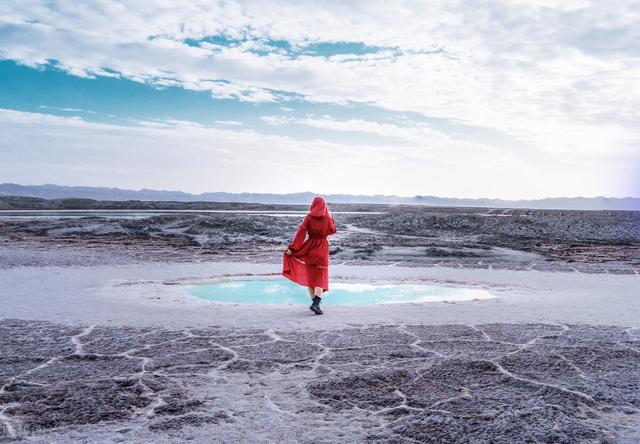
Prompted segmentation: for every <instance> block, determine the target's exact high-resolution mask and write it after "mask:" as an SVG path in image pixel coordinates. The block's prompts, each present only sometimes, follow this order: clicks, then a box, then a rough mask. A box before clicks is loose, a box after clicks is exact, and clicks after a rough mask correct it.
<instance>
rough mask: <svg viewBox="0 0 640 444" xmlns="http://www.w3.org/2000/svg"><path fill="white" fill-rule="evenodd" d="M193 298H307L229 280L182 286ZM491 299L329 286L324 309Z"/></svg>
mask: <svg viewBox="0 0 640 444" xmlns="http://www.w3.org/2000/svg"><path fill="white" fill-rule="evenodd" d="M184 289H185V290H186V291H187V292H188V293H189V294H190V295H193V296H195V297H197V298H200V299H204V300H209V301H216V302H235V303H240V304H307V303H308V302H309V295H308V294H307V292H306V289H305V288H303V287H301V286H300V285H298V284H296V283H294V282H291V281H288V280H285V279H284V278H283V279H278V280H276V279H267V280H259V279H255V280H231V281H223V282H216V283H210V284H198V285H185V286H184ZM494 297H495V295H493V294H492V293H490V292H489V291H487V290H484V289H481V288H468V287H463V286H453V285H436V284H432V285H418V284H372V283H349V282H332V283H331V286H330V291H329V292H328V293H325V295H324V297H323V304H325V305H362V304H397V303H409V302H443V301H448V302H451V301H471V300H481V299H491V298H494Z"/></svg>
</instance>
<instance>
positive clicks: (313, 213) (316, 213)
mask: <svg viewBox="0 0 640 444" xmlns="http://www.w3.org/2000/svg"><path fill="white" fill-rule="evenodd" d="M335 232H336V225H335V222H334V221H333V217H331V214H330V213H329V210H328V209H327V204H326V202H325V201H324V199H323V198H322V197H320V196H316V197H315V198H314V199H313V202H312V203H311V208H310V210H309V214H307V215H306V216H305V218H304V220H303V221H302V224H300V228H298V232H297V233H296V236H295V238H294V239H293V242H291V244H289V249H290V250H291V251H292V252H293V253H292V254H291V255H290V256H287V255H286V254H285V255H284V257H283V259H282V275H283V276H284V277H286V278H288V279H291V280H292V281H293V282H296V283H298V284H300V285H304V286H305V287H322V289H323V291H329V241H328V240H327V236H331V235H332V234H334V233H335ZM307 235H308V237H307V239H306V240H305V237H306V236H307Z"/></svg>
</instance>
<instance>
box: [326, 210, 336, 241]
mask: <svg viewBox="0 0 640 444" xmlns="http://www.w3.org/2000/svg"><path fill="white" fill-rule="evenodd" d="M332 234H336V222H335V221H334V220H333V216H332V215H329V234H327V236H331V235H332Z"/></svg>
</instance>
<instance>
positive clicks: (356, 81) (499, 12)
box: [0, 0, 640, 197]
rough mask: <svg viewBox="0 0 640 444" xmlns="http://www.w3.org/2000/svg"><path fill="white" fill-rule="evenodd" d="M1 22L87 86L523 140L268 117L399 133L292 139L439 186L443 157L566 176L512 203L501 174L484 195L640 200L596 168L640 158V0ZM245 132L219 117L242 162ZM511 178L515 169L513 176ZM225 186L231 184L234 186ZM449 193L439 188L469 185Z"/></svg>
mask: <svg viewBox="0 0 640 444" xmlns="http://www.w3.org/2000/svg"><path fill="white" fill-rule="evenodd" d="M0 17H1V18H0V37H1V38H0V58H6V59H11V60H15V61H18V62H19V63H22V64H26V65H29V66H33V67H37V66H43V65H55V66H57V67H59V68H61V69H63V70H65V71H67V72H68V73H69V74H71V75H74V76H85V77H91V76H116V77H122V78H126V79H130V80H133V81H137V82H143V83H147V84H150V85H153V86H155V87H166V86H179V87H181V88H185V89H189V90H194V91H206V92H208V93H210V94H211V96H212V97H213V98H226V99H233V100H238V101H242V102H273V103H275V104H279V105H281V106H282V107H283V108H285V109H287V103H289V102H291V101H292V100H298V101H299V100H302V101H306V102H309V103H312V104H313V103H317V104H321V103H334V104H340V105H344V106H345V107H349V106H353V104H358V103H367V104H371V105H374V106H377V107H379V108H381V109H384V110H387V111H388V113H389V114H390V115H391V114H393V113H396V112H414V113H417V114H419V115H422V116H424V117H425V118H441V119H446V120H449V121H452V122H464V123H465V124H466V125H468V126H473V127H477V128H483V129H486V130H488V131H497V132H500V133H503V134H506V135H508V137H509V138H511V139H512V140H514V141H517V142H518V144H516V143H514V145H513V146H512V147H509V146H504V144H502V145H500V144H491V143H487V142H486V141H485V140H482V141H481V140H476V141H473V140H469V139H473V137H466V138H464V139H465V140H461V139H460V137H458V136H459V135H453V134H448V133H447V132H446V131H436V130H434V129H433V128H430V127H428V126H425V125H423V124H422V123H421V122H406V123H404V124H402V125H401V124H390V123H388V122H380V121H376V120H375V119H373V118H370V117H369V116H366V115H364V116H360V117H358V118H349V119H342V120H341V119H337V118H335V117H334V116H322V115H317V114H312V115H309V116H293V117H292V116H287V115H286V113H283V112H279V113H273V114H272V115H266V116H263V122H265V123H268V124H270V125H274V126H275V125H277V126H279V127H280V128H281V129H283V128H293V127H294V126H295V127H298V128H299V127H307V128H309V129H314V130H322V131H326V132H327V134H329V133H331V134H336V133H341V134H346V133H352V134H355V135H357V134H366V135H369V136H371V135H374V136H380V137H381V138H385V139H384V140H385V141H388V140H389V138H390V139H395V140H396V143H392V144H389V143H387V142H385V144H386V145H388V146H386V147H380V146H377V147H373V146H366V147H365V146H363V144H362V143H346V139H345V142H344V143H339V144H337V145H336V146H333V145H332V143H333V142H329V139H326V140H318V141H317V142H314V143H315V145H313V146H314V147H315V148H313V147H311V146H307V144H308V143H309V142H308V141H295V140H294V138H292V137H289V138H286V139H287V141H286V142H284V143H285V145H287V146H292V144H296V143H297V144H298V145H299V146H307V148H305V149H306V150H307V151H308V152H309V153H313V155H314V156H317V157H321V158H322V157H324V156H325V154H324V151H323V150H328V152H331V153H338V151H337V150H340V151H339V153H340V154H339V156H340V157H341V158H342V159H343V160H344V161H346V159H351V160H353V161H354V162H356V161H357V162H362V161H363V156H360V154H361V152H362V150H365V149H366V150H369V151H370V152H371V157H372V158H378V157H376V156H382V157H381V158H385V159H391V160H390V161H391V162H392V163H395V164H396V166H397V167H398V168H407V169H408V170H407V171H413V170H412V166H409V165H407V164H403V163H402V159H407V158H411V159H412V161H414V162H418V163H417V164H415V165H419V167H420V168H423V169H424V170H425V171H426V170H429V171H430V174H432V177H434V175H435V177H439V176H440V175H439V174H438V171H432V168H431V165H430V164H429V163H431V162H435V163H437V164H438V165H440V167H441V168H443V171H444V174H445V175H446V176H447V177H450V176H451V175H454V174H456V173H458V172H460V171H467V170H469V171H473V169H474V167H476V168H482V167H483V166H485V165H493V166H496V168H497V167H500V168H503V169H508V168H510V169H511V170H512V171H516V172H520V173H521V174H520V175H519V176H520V177H535V176H537V177H546V175H547V174H549V175H550V177H555V179H554V182H553V186H547V185H544V186H543V185H542V184H535V185H534V184H525V183H523V184H520V185H519V186H517V187H516V190H517V193H518V195H517V196H509V195H508V193H509V192H508V191H504V190H502V189H501V188H500V186H504V183H505V182H508V181H506V180H501V181H500V184H498V183H496V185H495V186H487V187H486V188H485V189H483V193H485V194H488V195H492V196H499V197H532V196H535V197H543V196H544V195H558V194H564V195H576V194H607V193H615V194H617V195H619V194H625V193H630V192H631V191H635V190H625V189H620V188H619V187H618V186H617V185H603V186H601V185H602V184H600V182H599V179H598V177H600V176H602V174H599V173H598V172H597V171H595V166H597V165H599V167H600V168H601V169H602V171H603V172H604V174H605V175H606V174H618V173H620V171H621V170H623V169H624V170H625V171H626V168H627V167H628V165H630V164H638V161H639V158H640V154H639V152H640V150H638V146H639V144H640V131H639V130H638V129H637V128H638V125H637V122H638V121H640V106H639V104H640V81H639V80H638V79H640V45H638V44H637V42H638V41H640V27H638V26H637V23H638V20H639V19H640V2H637V1H624V2H615V3H613V4H611V3H608V4H605V2H598V1H586V0H579V1H569V0H567V1H553V0H544V1H542V0H536V1H497V0H487V1H482V2H477V1H470V0H469V1H432V2H414V1H401V2H384V1H366V2H358V1H356V2H313V1H291V2H287V1H278V2H275V3H272V2H264V1H244V2H239V3H238V2H220V3H216V2H211V1H204V0H203V1H198V0H191V1H185V2H180V5H179V6H176V4H175V3H174V2H167V1H161V0H157V1H145V2H118V1H98V0H94V1H87V2H82V3H81V4H78V3H77V2H65V1H59V2H47V3H44V2H40V1H30V0H25V1H21V2H7V3H2V4H0ZM43 111H44V110H43ZM4 115H5V117H6V115H7V114H6V113H5V114H4ZM32 120H33V119H32ZM219 122H224V121H222V120H221V121H219ZM242 123H243V122H238V121H235V120H234V123H230V122H225V123H219V124H218V126H223V127H225V131H229V133H225V132H216V133H215V134H214V135H215V137H217V138H220V139H219V141H224V143H226V144H227V145H229V146H230V145H231V144H232V140H231V138H229V139H225V138H224V134H234V136H233V137H235V138H236V140H238V141H240V140H241V141H243V143H245V145H243V146H238V147H237V148H234V149H237V152H236V153H235V154H234V155H236V156H238V158H243V156H245V154H246V153H247V152H251V150H253V149H254V147H253V146H248V145H246V143H252V144H253V143H257V142H256V141H255V140H253V139H247V137H249V136H248V134H250V133H248V132H247V130H245V129H240V128H241V127H242V125H238V124H242ZM212 124H213V122H212ZM38 125H45V124H44V123H42V122H40V123H38ZM64 127H65V128H68V122H65V123H64ZM191 128H196V127H195V126H193V127H191ZM147 130H148V129H144V130H143V131H147ZM174 130H175V131H177V130H176V129H175V128H174V129H172V131H174ZM96 131H98V130H96ZM122 131H123V133H127V134H129V133H128V131H133V130H131V129H123V130H122ZM180 131H185V128H184V127H181V128H180ZM189 131H196V130H195V129H191V130H189ZM198 131H218V130H214V129H211V128H209V129H199V130H198ZM180 134H183V133H182V132H180ZM189 134H192V133H189ZM129 135H131V134H129ZM131 136H132V137H133V135H131ZM257 139H260V137H257ZM331 140H333V139H331ZM349 140H351V141H352V140H353V138H351V139H349ZM96 143H98V142H97V141H96ZM100 143H102V145H105V143H106V142H105V141H102V142H100ZM140 143H142V141H141V142H140ZM279 143H280V142H279ZM233 144H234V146H235V145H237V143H235V142H233ZM105 146H106V145H105ZM522 146H526V147H527V148H526V152H523V149H522V148H518V147H522ZM61 149H63V148H61ZM407 152H410V153H411V154H407ZM231 160H232V159H229V161H231ZM387 161H389V160H386V161H385V162H387ZM412 165H413V164H412ZM354 166H355V165H351V167H352V170H353V167H354ZM334 168H337V169H340V166H337V165H335V164H334ZM358 171H361V170H360V169H359V170H358ZM562 171H564V172H565V177H566V179H565V180H564V181H563V179H562V178H561V177H562V174H561V172H562ZM580 171H582V173H578V172H580ZM574 172H576V173H575V174H590V176H588V177H589V178H590V179H592V180H590V182H591V184H585V183H583V184H581V185H580V186H581V187H583V188H580V187H578V186H574V185H572V184H571V180H572V179H571V177H573V176H572V174H574ZM414 173H415V174H418V173H417V171H416V172H414ZM360 174H362V175H363V177H362V178H361V179H360V180H358V181H357V182H358V183H367V184H369V186H371V185H373V184H374V183H376V182H377V180H376V178H375V175H374V176H373V177H369V176H368V175H367V173H364V172H361V173H360ZM506 175H507V173H506V172H504V171H503V173H502V176H500V177H503V176H504V177H506ZM403 176H404V174H403ZM409 176H411V174H409ZM475 176H479V175H478V174H474V177H475ZM394 177H395V179H396V182H397V181H400V182H403V183H404V185H403V186H402V187H396V188H397V189H394V190H393V192H396V193H398V194H413V193H426V192H429V190H431V189H432V188H430V187H432V186H433V185H432V184H431V183H429V184H428V186H427V184H424V183H422V184H421V183H420V182H419V181H417V180H415V181H413V182H411V181H409V180H405V179H404V178H401V177H400V175H398V173H396V176H394ZM517 177H518V174H515V175H514V179H515V178H517ZM272 180H273V182H272V183H278V180H279V179H277V178H275V177H272ZM353 182H354V183H355V182H356V181H355V180H354V181H353ZM405 182H406V183H405ZM593 184H598V186H601V187H600V188H595V187H594V186H593ZM217 186H219V187H220V189H222V188H221V187H223V186H224V183H222V182H220V184H219V185H217ZM345 186H347V185H346V184H345ZM350 186H352V185H350ZM451 186H452V187H453V188H449V190H450V191H449V192H447V190H446V189H444V190H443V191H441V194H444V195H465V196H470V193H471V192H472V191H471V190H468V189H465V188H461V187H455V186H453V185H451ZM209 187H211V185H210V186H209ZM199 188H201V187H199ZM275 188H278V186H275V185H274V189H275ZM301 188H305V189H306V188H313V187H301ZM234 189H236V188H234ZM410 190H415V191H410ZM331 191H333V192H335V191H336V190H331ZM337 191H339V190H337ZM355 191H356V190H351V189H349V192H355ZM358 192H366V190H358ZM389 192H392V190H389ZM432 194H435V193H432ZM470 197H471V196H470Z"/></svg>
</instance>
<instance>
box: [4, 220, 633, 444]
mask: <svg viewBox="0 0 640 444" xmlns="http://www.w3.org/2000/svg"><path fill="white" fill-rule="evenodd" d="M501 214H502V213H501ZM230 217H232V218H236V219H233V220H235V221H236V222H238V224H233V223H232V224H231V225H229V222H230V220H229V219H228V218H230ZM343 217H345V218H348V221H349V223H348V224H346V223H345V224H344V225H342V228H344V230H343V231H342V234H341V236H342V237H337V238H336V239H335V241H334V242H333V244H332V245H333V247H334V249H335V250H334V251H333V254H332V266H331V272H330V273H331V277H332V280H333V282H361V283H362V282H366V283H382V282H384V283H446V284H452V285H464V286H471V287H477V288H484V289H488V290H490V291H491V292H492V293H494V294H495V295H496V296H497V297H496V298H494V299H486V300H475V301H473V300H472V301H466V302H454V301H445V302H431V303H429V302H427V303H408V304H391V305H360V306H346V305H345V306H327V307H326V308H325V313H326V314H325V315H323V316H314V315H313V314H312V313H311V312H310V311H309V310H308V309H307V308H306V307H305V306H297V305H279V306H271V305H261V306H258V305H242V304H237V305H234V304H222V303H214V302H211V301H205V300H201V299H198V298H195V297H193V296H191V295H189V294H188V293H187V292H186V291H184V289H183V288H182V284H187V283H194V282H215V281H218V280H221V279H222V280H225V279H252V278H260V279H282V278H280V277H279V276H278V274H279V271H280V262H279V260H280V256H279V255H280V254H281V249H280V246H279V244H278V242H281V241H280V240H278V239H281V238H282V239H284V235H283V234H282V231H283V230H284V229H285V228H286V227H288V225H287V224H284V225H285V228H283V227H278V229H277V230H275V229H274V230H275V231H269V229H268V228H267V225H264V224H263V222H260V221H255V220H252V219H249V218H247V217H246V216H244V215H240V216H238V215H235V216H229V215H212V216H207V217H206V218H203V217H202V216H179V217H173V216H172V217H170V218H169V219H166V218H164V217H163V218H161V219H158V220H156V219H153V220H151V221H149V220H136V221H132V222H131V221H129V222H126V221H118V220H117V219H113V218H109V220H99V219H91V218H89V219H81V220H80V221H79V222H70V221H60V220H53V221H20V222H15V221H12V222H10V223H6V222H5V223H4V225H3V223H0V295H1V298H2V304H1V305H0V387H1V388H0V436H2V438H0V439H2V440H20V439H23V440H27V441H29V442H60V443H62V442H64V443H66V442H140V441H154V442H183V441H186V440H189V441H192V442H265V443H266V442H363V441H382V442H434V443H435V442H504V443H513V442H527V441H529V442H567V443H569V442H593V443H596V442H598V443H599V442H620V443H626V442H636V441H638V440H640V432H639V430H640V420H639V418H640V398H639V396H638V390H637V387H638V386H639V385H640V316H638V313H640V298H638V296H639V292H638V289H639V288H640V285H639V284H640V276H639V275H638V274H637V263H636V261H637V251H636V250H637V243H636V240H635V238H634V236H635V234H634V233H635V231H633V230H635V225H633V224H631V225H626V228H624V224H623V228H620V227H613V226H611V225H607V223H606V220H607V218H608V217H609V216H606V217H605V218H604V219H602V218H600V216H594V217H593V221H592V223H585V224H583V226H587V228H588V229H587V230H586V233H587V234H586V235H584V233H583V237H582V238H581V237H580V236H578V238H577V239H576V238H575V236H576V235H575V234H574V233H573V232H572V231H571V229H569V228H567V229H565V230H564V231H563V230H559V233H555V234H554V232H550V233H549V232H545V231H543V232H542V233H543V235H544V236H543V237H544V239H542V238H541V237H540V236H541V235H540V234H535V233H536V232H538V229H537V228H536V227H535V224H536V222H535V220H536V219H535V217H538V216H535V217H533V218H529V219H527V221H526V222H522V227H523V228H522V229H523V230H525V229H526V230H529V231H528V233H529V234H528V236H529V237H524V238H522V237H521V234H519V235H517V236H514V237H509V235H508V232H509V230H512V231H516V232H519V229H518V228H517V227H518V226H519V222H518V223H515V222H514V221H513V220H510V221H508V222H504V223H506V224H507V226H508V229H504V230H503V232H504V233H507V234H504V233H503V234H500V236H499V238H489V237H485V238H478V236H477V233H476V234H474V231H473V230H469V229H468V228H466V225H465V224H467V223H469V220H472V221H474V223H475V221H477V220H480V218H482V219H487V218H488V217H487V216H481V215H475V216H473V217H471V219H469V217H470V216H465V217H466V218H467V219H466V221H467V222H464V223H462V225H463V226H465V227H463V228H461V229H460V230H461V231H460V230H458V231H456V230H457V229H452V228H451V226H453V225H460V224H461V222H460V220H457V219H456V218H455V217H451V218H449V219H447V217H444V216H443V217H440V216H438V217H439V219H437V220H436V223H437V224H445V225H447V226H446V227H445V228H446V231H447V234H446V235H445V234H443V233H442V232H440V231H438V230H440V229H441V228H434V230H435V231H434V232H424V231H420V230H421V229H420V228H419V227H420V226H421V225H420V224H419V223H418V222H416V219H415V217H417V216H416V215H415V214H414V215H413V216H410V217H409V216H406V215H404V213H403V214H400V215H399V216H398V217H399V219H398V220H399V221H400V222H398V220H396V221H395V222H394V221H393V220H387V219H384V218H381V219H375V223H373V225H374V226H372V222H371V221H372V220H373V219H371V218H372V217H375V218H377V217H378V216H363V215H345V216H343ZM429 217H431V216H429ZM540 217H541V218H542V219H540V220H541V221H542V222H541V223H543V224H546V223H547V222H548V221H547V219H545V217H544V216H540ZM558 217H559V216H558V215H557V214H553V215H552V218H555V219H557V218H558ZM562 217H568V216H562ZM624 217H628V216H624ZM189 218H191V219H189ZM403 218H404V219H403ZM494 219H495V220H505V219H508V218H507V217H499V218H494ZM510 219H512V218H510ZM402 220H405V222H402ZM463 220H464V218H463ZM531 220H534V222H533V227H532V225H531V224H532V222H531ZM562 220H564V219H562ZM358 221H360V222H358ZM594 221H595V222H594ZM338 222H339V227H340V221H338ZM556 222H557V221H556ZM494 223H498V222H491V224H492V225H491V226H490V227H487V228H481V229H479V231H480V232H482V231H483V230H485V231H490V230H492V229H494V228H495V225H493V224H494ZM499 223H503V222H499ZM127 224H130V225H127ZM131 224H132V225H131ZM291 225H292V224H291ZM514 225H515V227H514ZM384 226H390V227H391V228H388V229H390V230H392V231H394V230H395V231H403V234H395V235H393V236H389V237H385V234H384V233H385V231H384V230H385V228H384ZM410 226H414V229H413V231H411V230H410V229H408V228H407V227H410ZM566 226H567V227H571V226H572V224H571V223H567V225H566ZM154 227H155V228H154ZM229 227H230V228H229ZM239 227H240V228H239ZM242 227H244V228H242ZM402 227H404V228H402ZM499 227H503V228H504V226H503V225H500V226H498V228H499ZM594 227H595V228H594ZM598 227H599V228H598ZM241 228H242V230H244V231H245V232H246V233H249V234H248V235H245V234H242V233H239V232H238V230H240V229H241ZM289 228H290V227H289ZM263 229H264V230H267V231H264V233H263V234H260V232H261V230H263ZM500 229H501V230H502V228H500ZM229 230H231V231H229ZM416 230H417V231H416ZM476 231H477V230H476ZM498 231H500V230H498ZM145 232H147V233H152V234H148V235H145V234H144V233H145ZM563 233H564V234H563ZM594 233H595V234H594ZM596 235H597V236H600V239H599V240H593V239H592V238H593V237H597V236H596ZM190 236H191V238H190ZM234 236H236V237H234ZM483 236H489V234H485V235H483ZM505 236H506V237H505ZM198 239H199V240H198ZM207 239H208V240H207ZM225 239H226V240H225ZM385 239H387V240H388V241H385ZM500 239H502V240H500ZM589 239H591V240H589ZM624 239H627V240H624ZM494 241H495V243H496V244H495V245H494V244H492V243H491V242H494ZM380 242H382V243H383V245H380V248H378V247H375V245H379V244H377V243H380ZM385 242H386V243H385ZM616 242H617V243H618V244H616ZM620 242H622V244H619V243H620ZM372 245H373V246H374V247H371V246H372ZM550 245H551V247H550ZM532 246H533V247H532ZM369 247H371V248H369ZM534 247H535V248H534ZM421 249H422V250H421ZM501 249H502V250H501ZM547 250H548V251H547ZM549 251H553V253H549ZM608 251H615V252H616V254H615V255H609V254H608V253H607V252H608ZM212 252H214V253H215V254H209V253H212ZM549 259H552V260H549ZM301 290H303V289H301ZM326 297H331V293H330V292H329V293H328V294H327V296H326Z"/></svg>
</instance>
